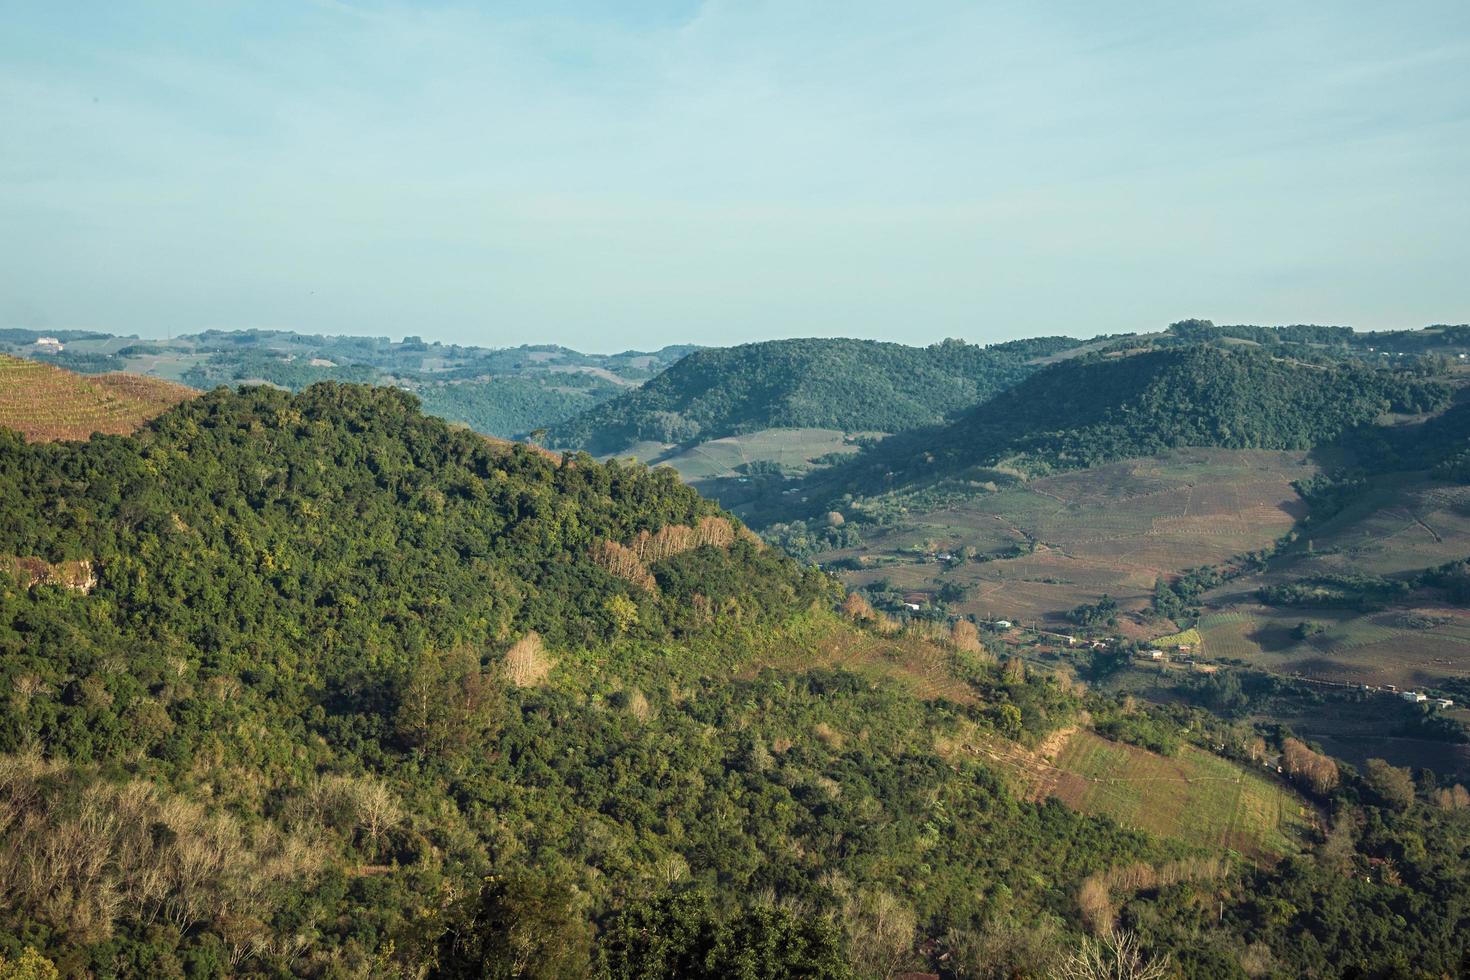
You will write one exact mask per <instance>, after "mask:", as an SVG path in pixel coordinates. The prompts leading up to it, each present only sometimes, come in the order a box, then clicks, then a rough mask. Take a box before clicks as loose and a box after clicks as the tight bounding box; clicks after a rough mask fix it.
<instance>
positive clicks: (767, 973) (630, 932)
mask: <svg viewBox="0 0 1470 980" xmlns="http://www.w3.org/2000/svg"><path fill="white" fill-rule="evenodd" d="M601 948H602V957H601V963H600V964H599V965H600V969H599V975H600V976H601V977H602V978H604V980H675V978H678V980H686V978H687V980H717V978H719V980H722V978H725V977H742V978H749V980H767V978H769V980H784V978H787V977H803V978H810V980H847V978H850V977H852V969H851V968H850V967H849V966H848V964H847V958H846V956H845V955H844V950H843V948H842V937H841V935H840V934H839V933H838V932H837V930H836V928H835V927H834V926H833V925H832V923H831V922H829V921H828V920H827V919H825V918H823V917H820V916H798V915H796V914H794V913H793V912H792V911H791V910H789V909H786V908H781V907H779V906H774V905H769V904H755V905H750V906H743V907H739V908H737V909H735V910H734V911H733V912H732V913H731V914H729V915H723V916H722V915H719V914H717V913H716V911H715V910H714V908H713V906H712V903H711V901H710V897H709V895H708V894H706V893H705V892H703V891H684V892H679V893H677V894H673V895H663V896H660V897H657V898H653V899H644V900H640V901H635V902H631V903H629V904H628V905H626V906H624V907H623V908H622V909H621V910H619V911H618V912H617V913H616V914H615V915H614V916H613V917H612V920H611V921H610V922H609V923H608V926H607V931H606V933H605V935H604V936H603V938H602V942H601Z"/></svg>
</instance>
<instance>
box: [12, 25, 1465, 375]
mask: <svg viewBox="0 0 1470 980" xmlns="http://www.w3.org/2000/svg"><path fill="white" fill-rule="evenodd" d="M0 17H3V20H0V23H3V24H4V25H5V26H4V29H3V30H0V126H3V128H0V326H21V327H39V328H48V329H58V328H95V329H102V330H110V331H117V332H126V333H131V332H138V333H140V334H143V335H162V334H163V333H164V332H165V331H172V332H174V333H179V332H184V331H193V330H199V329H204V328H209V327H219V328H237V327H277V328H289V329H298V330H303V331H309V332H344V333H367V334H374V335H391V336H395V337H396V336H400V335H402V334H405V333H416V334H422V335H424V336H425V337H431V338H438V339H444V340H455V341H460V342H468V343H481V344H491V345H507V344H519V343H523V342H559V343H564V344H567V345H570V346H573V347H578V348H582V349H590V350H614V349H623V348H629V347H640V348H648V347H656V346H659V345H662V344H666V343H675V342H690V341H692V342H697V343H705V344H724V343H734V342H739V341H744V340H752V339H762V338H769V337H778V336H806V335H848V336H862V337H882V338H890V339H897V340H905V341H909V342H915V343H917V342H929V341H933V340H937V339H940V338H943V337H947V336H959V337H965V338H968V339H972V340H977V341H990V340H998V339H1006V338H1011V337H1017V336H1026V335H1033V334H1040V333H1055V332H1067V333H1073V334H1092V333H1097V332H1104V331H1106V332H1113V331H1122V330H1137V329H1152V328H1155V327H1158V326H1161V325H1163V324H1165V323H1167V322H1169V321H1170V320H1174V319H1178V318H1181V317H1186V316H1201V317H1209V318H1212V319H1214V320H1216V321H1217V322H1232V323H1233V322H1253V323H1282V322H1318V323H1346V324H1351V325H1354V326H1358V327H1363V328H1368V327H1391V326H1419V325H1423V324H1426V323H1431V322H1445V321H1449V322H1463V321H1465V320H1470V273H1467V268H1470V246H1467V228H1470V3H1467V2H1466V0H1401V2H1398V3H1391V4H1390V3H1382V2H1371V3H1370V2H1347V0H1339V2H1326V0H1324V2H1314V3H1282V2H1280V0H1272V2H1257V0H1218V2H1216V0H1190V2H1181V0H1139V2H1122V0H1119V2H1108V3H1100V2H1097V0H1064V2H1051V3H1045V2H1016V3H973V2H972V3H950V2H939V0H936V2H926V0H913V2H907V3H896V2H885V3H869V2H863V0H842V2H832V3H821V2H800V0H786V2H779V3H775V2H761V0H743V2H736V0H728V2H726V0H711V2H706V3H697V2H678V0H663V2H650V3H643V4H637V3H597V4H594V3H577V2H571V0H559V2H539V3H538V2H531V0H524V2H510V3H488V2H487V3H481V4H452V3H394V2H356V0H316V2H308V0H295V2H289V3H287V2H280V3H271V2H263V0H241V2H238V3H237V2H227V0H210V2H205V0H179V2H176V3H134V2H126V0H92V2H83V0H77V2H49V0H34V2H11V0H0Z"/></svg>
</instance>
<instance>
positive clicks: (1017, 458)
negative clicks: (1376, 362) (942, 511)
mask: <svg viewBox="0 0 1470 980" xmlns="http://www.w3.org/2000/svg"><path fill="white" fill-rule="evenodd" d="M1448 399H1449V391H1448V389H1447V388H1446V386H1445V385H1443V384H1441V383H1439V382H1437V381H1434V380H1431V379H1425V378H1420V377H1416V376H1414V375H1412V374H1408V373H1402V372H1392V371H1386V370H1375V369H1372V368H1366V367H1359V366H1356V365H1351V364H1342V365H1332V366H1319V365H1307V364H1300V363H1297V362H1294V361H1290V360H1284V359H1278V358H1275V357H1273V356H1271V355H1270V354H1268V353H1266V352H1264V351H1260V350H1256V349H1251V348H1235V349H1232V348H1222V347H1216V346H1212V345H1196V346H1192V347H1183V348H1166V349H1162V350H1154V351H1148V352H1146V353H1141V354H1136V355H1133V356H1125V357H1087V358H1077V359H1074V360H1070V361H1064V362H1062V363H1059V364H1054V365H1052V366H1050V367H1048V368H1047V369H1046V370H1044V371H1041V372H1039V373H1037V374H1035V375H1034V376H1032V377H1030V378H1028V379H1027V380H1025V381H1024V382H1022V383H1020V384H1018V385H1016V386H1015V387H1013V388H1010V389H1008V390H1006V391H1003V392H1001V393H1000V394H998V395H996V396H995V397H994V398H992V399H990V400H989V401H987V402H985V403H983V404H981V405H977V406H975V407H974V408H972V409H970V410H968V411H966V412H965V413H963V414H962V415H960V416H959V417H957V418H956V419H954V420H953V421H952V422H949V423H947V424H945V425H942V426H937V427H932V428H928V429H921V430H916V431H913V432H908V433H901V434H899V435H896V436H894V437H892V438H890V439H887V440H885V441H884V442H882V443H880V444H879V445H878V446H876V447H875V448H874V449H872V450H871V451H869V452H867V453H864V454H863V455H861V456H859V457H858V458H856V459H855V460H854V461H853V462H851V463H850V464H846V465H843V466H839V467H836V468H834V469H832V470H831V471H828V472H824V473H821V474H818V476H817V477H816V478H815V480H814V485H818V486H821V487H823V488H826V489H830V490H831V491H832V492H833V493H843V492H851V491H854V490H866V491H869V492H871V491H874V490H877V489H883V488H891V487H901V486H904V485H907V484H912V483H916V482H923V481H930V480H934V479H939V478H944V477H952V476H956V475H960V474H963V473H964V472H965V471H967V470H973V469H977V468H986V467H996V466H1006V467H1009V468H1011V469H1014V470H1018V471H1021V472H1024V473H1044V472H1049V471H1053V470H1063V469H1075V468H1079V467H1085V466H1091V465H1094V464H1096V463H1100V462H1104V461H1107V460H1114V459H1126V458H1130V457H1135V456H1147V455H1150V454H1153V453H1157V452H1161V451H1163V450H1165V449H1170V448H1174V447H1179V446H1214V447H1220V448H1226V449H1308V448H1312V447H1315V446H1318V445H1321V444H1324V443H1327V442H1330V441H1332V440H1334V439H1336V438H1338V437H1339V436H1341V435H1342V434H1343V433H1344V432H1346V431H1348V430H1349V429H1352V428H1354V427H1357V426H1362V425H1367V424H1370V423H1372V422H1374V421H1375V420H1376V419H1378V418H1379V417H1380V416H1381V415H1383V414H1384V413H1386V412H1390V411H1397V412H1423V411H1430V410H1433V409H1436V408H1440V407H1443V406H1444V405H1445V404H1446V403H1447V401H1448Z"/></svg>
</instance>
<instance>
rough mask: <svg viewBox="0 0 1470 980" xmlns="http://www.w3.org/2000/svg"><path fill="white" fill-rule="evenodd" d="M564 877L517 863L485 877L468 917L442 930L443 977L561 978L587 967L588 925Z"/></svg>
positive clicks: (581, 973)
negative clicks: (527, 868)
mask: <svg viewBox="0 0 1470 980" xmlns="http://www.w3.org/2000/svg"><path fill="white" fill-rule="evenodd" d="M580 904H581V896H580V893H579V892H578V891H577V889H576V888H575V887H574V886H573V885H572V884H571V883H570V882H569V881H568V880H567V879H565V878H564V877H561V876H559V875H556V874H538V873H536V872H533V871H530V870H525V869H517V870H515V871H512V872H510V873H508V874H505V875H492V876H490V877H488V878H486V879H485V881H484V886H483V887H482V888H481V890H480V895H479V897H478V899H477V900H476V901H475V902H474V904H473V908H472V910H471V912H470V914H469V916H468V921H466V922H464V923H463V924H461V925H460V926H459V927H458V928H451V929H450V930H448V931H447V932H446V933H445V936H444V939H443V940H442V942H441V944H440V956H439V972H438V976H440V977H442V978H445V980H472V978H473V980H481V978H483V980H513V978H520V977H525V978H528V980H563V978H566V977H584V976H588V975H589V974H590V973H591V969H592V954H591V948H592V926H591V923H589V922H588V921H587V917H586V916H585V915H584V914H583V913H582V911H581V909H580V907H579V906H580Z"/></svg>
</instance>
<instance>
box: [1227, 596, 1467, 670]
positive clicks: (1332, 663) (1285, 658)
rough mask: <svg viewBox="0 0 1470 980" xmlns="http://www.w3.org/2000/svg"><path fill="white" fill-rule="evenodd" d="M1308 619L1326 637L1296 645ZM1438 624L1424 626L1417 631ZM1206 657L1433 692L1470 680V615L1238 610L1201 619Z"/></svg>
mask: <svg viewBox="0 0 1470 980" xmlns="http://www.w3.org/2000/svg"><path fill="white" fill-rule="evenodd" d="M1303 620H1310V621H1312V622H1314V623H1318V624H1320V625H1321V627H1322V628H1323V632H1321V633H1318V634H1317V635H1315V636H1312V637H1309V638H1307V639H1305V640H1299V639H1297V638H1296V636H1295V635H1294V633H1293V631H1294V629H1295V628H1296V626H1297V624H1298V623H1300V622H1302V621H1303ZM1425 623H1429V624H1433V625H1420V624H1425ZM1198 629H1199V631H1200V634H1201V636H1202V637H1203V638H1204V645H1203V649H1202V655H1203V656H1204V657H1206V658H1208V659H1211V660H1241V661H1244V662H1246V663H1248V664H1250V665H1252V666H1254V667H1259V668H1261V669H1263V670H1270V671H1274V672H1276V673H1280V674H1292V675H1300V676H1303V677H1307V678H1310V679H1312V680H1323V681H1334V682H1337V683H1345V684H1372V685H1384V684H1396V685H1398V686H1399V687H1405V688H1407V687H1416V686H1433V685H1434V683H1435V682H1436V681H1442V680H1444V679H1447V678H1456V677H1470V612H1467V611H1466V610H1463V609H1455V608H1451V607H1444V606H1410V607H1407V608H1402V609H1390V610H1383V611H1380V612H1372V613H1357V612H1352V611H1348V610H1341V609H1310V608H1290V609H1281V608H1275V607H1271V606H1261V605H1256V604H1240V605H1237V606H1234V607H1232V608H1230V609H1228V610H1226V611H1223V612H1218V613H1212V614H1209V615H1206V616H1204V617H1202V618H1201V619H1200V622H1199V626H1198Z"/></svg>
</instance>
